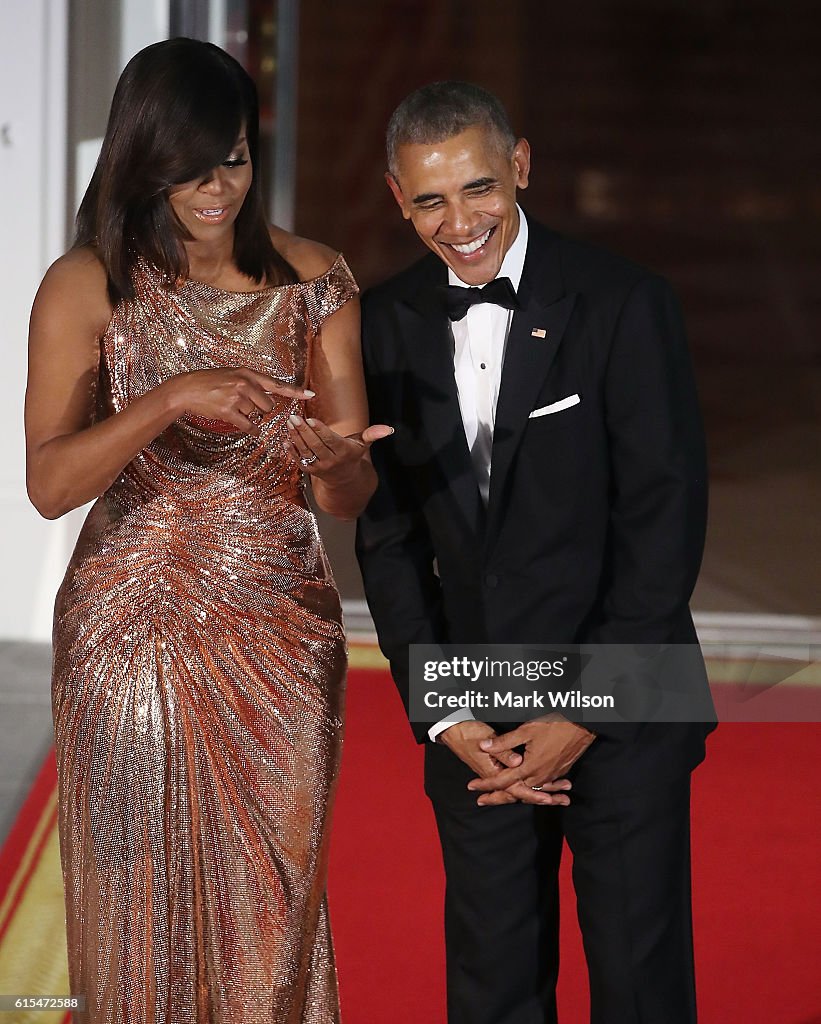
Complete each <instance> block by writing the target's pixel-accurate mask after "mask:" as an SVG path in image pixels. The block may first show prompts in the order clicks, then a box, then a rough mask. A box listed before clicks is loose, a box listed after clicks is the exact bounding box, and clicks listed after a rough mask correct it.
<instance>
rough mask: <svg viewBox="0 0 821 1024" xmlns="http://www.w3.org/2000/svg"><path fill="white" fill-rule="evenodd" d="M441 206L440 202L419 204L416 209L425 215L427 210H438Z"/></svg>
mask: <svg viewBox="0 0 821 1024" xmlns="http://www.w3.org/2000/svg"><path fill="white" fill-rule="evenodd" d="M441 205H442V204H441V203H440V202H433V203H420V204H419V206H417V207H416V209H417V210H421V211H422V212H423V213H427V212H428V211H429V210H436V209H438V208H439V207H440V206H441Z"/></svg>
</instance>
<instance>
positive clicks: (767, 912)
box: [0, 669, 821, 1024]
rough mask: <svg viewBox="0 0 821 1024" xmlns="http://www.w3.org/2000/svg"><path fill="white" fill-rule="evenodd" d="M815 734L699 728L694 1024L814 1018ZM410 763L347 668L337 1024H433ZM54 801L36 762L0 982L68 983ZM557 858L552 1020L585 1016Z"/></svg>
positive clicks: (430, 829)
mask: <svg viewBox="0 0 821 1024" xmlns="http://www.w3.org/2000/svg"><path fill="white" fill-rule="evenodd" d="M820 741H821V725H819V724H800V725H756V724H747V723H744V724H725V725H723V726H721V728H720V729H719V730H718V732H717V733H716V734H714V735H713V736H712V737H711V738H710V741H709V755H708V758H707V761H706V762H705V763H704V765H702V767H701V768H699V769H698V771H697V772H696V775H695V781H694V796H693V819H694V821H693V832H694V835H693V853H694V885H695V929H696V955H697V961H698V992H699V1000H698V1001H699V1010H700V1017H699V1019H700V1022H701V1024H821V971H819V967H818V954H819V950H820V949H821V942H820V941H819V940H821V924H819V921H821V897H819V893H821V859H820V858H819V850H821V844H820V843H819V840H821V828H820V827H819V822H821V815H819V811H821V800H820V799H819V797H821V784H820V783H819V770H818V769H819V762H821V756H819V751H821V745H820ZM421 768H422V761H421V749H420V748H419V747H417V745H416V744H415V743H414V742H413V739H412V737H411V734H410V730H409V729H408V726H407V724H406V722H405V719H404V713H403V711H402V708H401V706H400V703H399V699H398V697H397V696H396V692H395V690H394V687H393V684H392V683H391V681H390V679H389V677H388V676H387V674H386V673H384V672H382V671H376V670H363V669H355V670H353V671H352V672H351V675H350V680H349V698H348V732H347V739H346V748H345V757H344V762H343V770H342V778H341V781H340V790H339V799H338V802H337V809H336V816H335V831H334V844H333V851H332V862H331V880H330V889H331V919H332V922H333V926H334V933H335V937H336V946H337V957H338V962H339V973H340V983H341V988H342V1002H343V1016H344V1022H345V1024H383V1022H389V1024H419V1022H424V1024H445V1013H444V1005H445V1001H444V952H443V944H442V897H443V878H442V870H441V866H440V862H439V853H438V848H437V842H436V836H435V830H434V825H433V818H432V815H431V812H430V808H429V805H428V802H427V799H426V798H425V796H424V794H423V792H422V779H421ZM55 799H56V794H55V779H54V761H53V758H52V757H50V758H49V759H48V760H47V761H46V763H45V764H44V766H43V770H42V772H41V773H40V775H39V777H38V779H37V782H36V783H35V785H34V787H33V789H32V792H31V794H30V795H29V799H28V800H27V802H26V804H25V806H24V808H23V810H22V811H21V814H20V817H19V819H18V822H17V824H16V825H15V828H14V830H13V831H12V833H11V834H10V835H9V837H8V839H7V841H6V843H5V845H4V847H3V849H2V851H0V992H11V991H16V992H26V993H40V994H45V993H53V994H58V993H64V992H66V990H67V984H66V978H65V974H66V963H65V947H64V944H63V934H64V933H63V918H62V896H61V879H60V872H59V860H58V851H57V842H56V832H55V829H54V800H55ZM568 860H569V858H568ZM568 868H569V864H568V863H567V862H566V863H565V865H564V879H563V881H564V893H563V896H564V904H563V905H564V916H563V935H562V949H563V961H562V978H561V983H560V993H559V996H560V1019H561V1022H562V1024H587V995H586V991H585V988H586V986H585V976H584V962H583V958H582V954H581V943H580V939H579V935H578V930H577V928H576V923H575V914H574V910H573V894H572V890H571V888H570V885H569V882H568V874H569V871H568ZM2 1016H3V1017H4V1018H8V1020H7V1022H6V1021H5V1020H4V1024H29V1022H30V1021H33V1019H34V1018H33V1017H29V1016H28V1015H25V1016H24V1015H22V1014H19V1013H16V1012H14V1011H12V1012H11V1013H9V1014H3V1015H2ZM40 1016H42V1014H40V1015H37V1019H39V1017H40ZM49 1017H50V1018H53V1019H54V1020H55V1021H61V1018H60V1015H59V1014H49ZM62 1024H64V1022H62Z"/></svg>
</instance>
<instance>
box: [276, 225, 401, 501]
mask: <svg viewBox="0 0 821 1024" xmlns="http://www.w3.org/2000/svg"><path fill="white" fill-rule="evenodd" d="M275 244H279V245H282V244H283V239H282V237H281V236H280V237H275ZM281 251H283V255H285V256H286V258H287V259H288V260H289V262H290V263H291V265H292V266H293V267H294V269H295V270H296V271H297V273H298V274H299V276H300V278H302V279H303V280H307V279H310V278H314V277H318V276H319V275H320V274H322V273H324V271H326V270H327V269H328V267H329V266H330V265H331V264H332V263H333V260H334V258H335V256H336V254H335V253H334V251H333V250H332V249H329V248H328V247H327V246H324V245H320V244H318V243H316V242H308V241H306V240H303V239H293V237H292V236H288V239H287V241H286V244H285V246H284V250H281ZM309 387H310V388H311V389H312V390H313V391H315V392H316V397H315V398H313V399H311V400H310V401H309V402H308V403H307V404H306V408H305V411H306V413H307V416H308V419H307V420H302V419H301V418H300V417H295V418H292V422H291V424H290V426H289V433H290V437H291V442H292V446H293V447H292V455H293V457H294V458H299V457H300V455H303V454H304V455H307V456H308V457H309V458H310V457H311V455H313V454H318V455H320V458H319V459H318V460H317V461H316V462H312V463H311V464H310V465H308V466H305V467H304V468H305V470H306V472H307V473H308V474H309V475H310V477H311V484H312V487H313V492H314V497H315V499H316V503H317V505H318V506H319V507H320V508H321V509H322V510H323V511H324V512H328V513H329V514H330V515H333V516H336V517H337V518H338V519H355V518H356V517H357V516H358V515H359V513H360V512H361V511H362V509H363V508H364V507H365V505H366V504H367V502H368V499H369V498H370V496H371V495H372V494H373V492H374V490H375V488H376V473H375V472H374V469H373V466H372V465H371V460H370V455H369V454H368V448H369V447H370V444H371V443H373V441H375V440H378V439H379V438H381V437H385V436H387V435H388V434H390V433H392V431H391V429H390V428H389V427H387V426H379V427H368V401H367V397H366V394H365V379H364V374H363V370H362V348H361V342H360V321H359V300H358V299H351V300H350V301H348V302H346V303H345V305H344V306H342V308H341V309H339V310H337V312H336V313H334V314H333V315H332V316H330V317H329V318H328V319H327V320H326V321H325V322H324V323H323V325H322V331H321V333H320V334H319V335H318V336H317V338H316V339H315V341H314V348H313V353H312V359H311V379H310V381H309ZM293 419H296V421H297V422H293Z"/></svg>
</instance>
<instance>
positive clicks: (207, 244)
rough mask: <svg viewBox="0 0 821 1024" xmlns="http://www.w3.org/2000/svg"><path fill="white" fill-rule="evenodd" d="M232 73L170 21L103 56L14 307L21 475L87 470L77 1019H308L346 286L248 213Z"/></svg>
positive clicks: (322, 856) (361, 491) (63, 795)
mask: <svg viewBox="0 0 821 1024" xmlns="http://www.w3.org/2000/svg"><path fill="white" fill-rule="evenodd" d="M257 136H258V114H257V105H256V95H255V90H254V87H253V84H252V83H251V80H250V79H249V78H248V76H247V75H246V74H245V72H244V71H243V70H242V69H241V68H240V66H239V65H238V64H237V63H236V62H235V61H233V59H232V58H230V57H229V56H228V55H227V54H225V53H224V52H223V51H221V50H219V49H218V48H216V47H214V46H211V45H210V44H206V43H199V42H194V41H192V40H185V39H176V40H169V41H166V42H163V43H158V44H155V45H154V46H151V47H148V48H147V49H146V50H143V51H141V52H140V53H139V54H137V56H136V57H134V58H133V60H132V61H131V62H130V63H129V65H128V67H127V68H126V69H125V71H124V72H123V75H122V77H121V79H120V82H119V84H118V87H117V91H116V93H115V96H114V101H113V104H112V111H111V116H110V120H109V125H108V129H107V133H106V137H105V141H104V143H103V147H102V151H101V155H100V159H99V162H98V165H97V169H96V171H95V174H94V177H93V179H92V182H91V184H90V186H89V189H88V192H87V193H86V197H85V199H84V202H83V205H82V207H81V209H80V213H79V215H78V235H77V242H76V244H75V246H74V248H73V249H72V250H71V251H70V252H69V253H67V254H66V255H65V256H64V257H62V258H61V259H59V260H58V261H57V262H56V263H55V264H54V265H53V266H52V267H51V269H50V270H49V271H48V273H47V275H46V277H45V279H44V281H43V284H42V285H41V287H40V290H39V292H38V295H37V298H36V300H35V305H34V310H33V313H32V321H31V339H30V370H29V386H28V393H27V403H26V430H27V454H28V485H29V493H30V496H31V498H32V501H33V502H34V504H35V505H36V507H37V508H38V510H39V511H40V512H41V513H42V514H43V515H44V516H47V517H48V518H56V517H57V516H60V515H62V514H63V513H64V512H66V511H68V510H69V509H72V508H76V507H78V506H80V505H83V504H84V503H86V502H87V501H90V500H91V499H95V498H96V499H97V500H96V502H95V504H94V505H93V507H92V509H91V511H90V513H89V515H88V518H87V519H86V522H85V525H84V527H83V529H82V532H81V535H80V538H79V540H78V543H77V547H76V549H75V551H74V554H73V556H72V559H71V562H70V564H69V567H68V571H67V573H66V577H65V580H64V582H63V585H62V587H61V589H60V592H59V594H58V597H57V604H56V609H55V621H54V674H53V711H54V725H55V741H56V748H57V762H58V769H59V786H60V789H59V794H60V796H59V799H60V804H59V806H60V814H59V827H60V844H61V856H62V863H63V875H64V882H65V895H66V915H67V927H68V950H69V962H70V978H71V990H72V993H73V994H74V995H78V996H82V997H84V999H85V1010H84V1011H83V1012H80V1013H78V1014H77V1015H76V1020H78V1021H87V1022H92V1024H149V1022H150V1024H228V1022H232V1024H233V1022H242V1024H257V1022H259V1024H262V1022H265V1024H286V1022H287V1024H296V1022H302V1024H331V1022H335V1021H337V1020H338V1017H339V1009H338V998H337V991H336V976H335V968H334V961H333V951H332V945H331V939H330V934H329V929H328V919H327V913H326V907H325V873H326V860H327V852H328V824H329V817H330V810H331V804H332V798H333V791H334V782H335V778H336V772H337V767H338V761H339V754H340V744H341V734H342V716H343V693H344V673H345V664H346V657H345V640H344V635H343V628H342V620H341V615H340V607H339V599H338V595H337V592H336V589H335V586H334V582H333V578H332V575H331V571H330V568H329V566H328V562H327V560H326V557H325V553H324V551H323V548H322V544H321V541H320V538H319V535H318V532H317V526H316V521H315V518H314V515H313V513H312V512H311V510H310V508H309V506H308V503H307V502H306V499H305V493H304V484H305V480H306V477H310V478H311V481H312V487H313V493H314V497H315V500H316V502H317V504H318V505H319V506H320V507H321V508H323V509H325V510H326V511H328V512H330V513H332V514H335V515H338V516H340V517H342V518H351V517H354V516H355V515H356V514H357V513H358V512H359V510H360V509H361V508H362V507H363V505H364V503H365V502H366V501H367V499H368V497H369V495H370V493H371V491H372V489H373V487H374V483H375V479H374V474H373V469H372V467H371V465H370V461H369V457H368V448H369V445H370V443H372V442H373V441H374V440H376V439H378V438H380V437H384V436H386V435H387V434H388V433H390V428H389V427H386V426H381V427H369V428H367V429H365V428H366V424H367V419H366V416H367V409H366V401H365V397H364V385H363V381H362V371H361V365H360V358H359V336H358V310H357V303H356V300H355V295H356V291H357V288H356V285H355V283H354V281H353V278H352V277H351V274H350V272H349V270H348V269H347V266H346V265H345V262H344V260H343V259H342V257H341V256H339V255H336V254H335V253H334V252H333V251H331V250H329V249H326V248H325V247H324V246H321V245H318V244H316V243H313V242H308V241H305V240H301V239H297V238H295V237H294V236H292V235H290V234H288V233H286V232H284V231H281V230H277V229H270V230H269V229H268V228H267V226H266V224H265V221H264V218H263V212H262V201H261V193H260V189H259V183H258V179H257V178H256V177H255V176H254V173H253V172H254V167H255V164H256V157H257Z"/></svg>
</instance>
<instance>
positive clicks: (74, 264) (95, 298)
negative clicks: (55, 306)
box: [36, 246, 111, 326]
mask: <svg viewBox="0 0 821 1024" xmlns="http://www.w3.org/2000/svg"><path fill="white" fill-rule="evenodd" d="M36 302H37V304H40V305H41V304H43V303H46V304H51V303H59V305H60V306H61V307H62V308H63V309H65V310H74V311H76V312H77V313H78V314H80V315H82V317H83V319H84V320H90V321H94V322H95V323H97V322H99V324H100V325H101V326H105V325H106V324H107V323H108V321H109V320H110V319H111V301H110V299H109V297H108V276H107V274H106V271H105V267H104V266H103V264H102V262H101V260H100V258H99V256H98V255H97V253H96V251H95V250H94V249H93V248H92V247H91V246H83V247H81V248H78V249H69V251H68V252H67V253H65V255H63V256H60V258H59V259H57V260H55V261H54V263H52V265H51V266H50V267H49V268H48V270H47V271H46V275H45V277H44V278H43V283H42V284H41V285H40V290H39V292H38V293H37V300H36Z"/></svg>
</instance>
